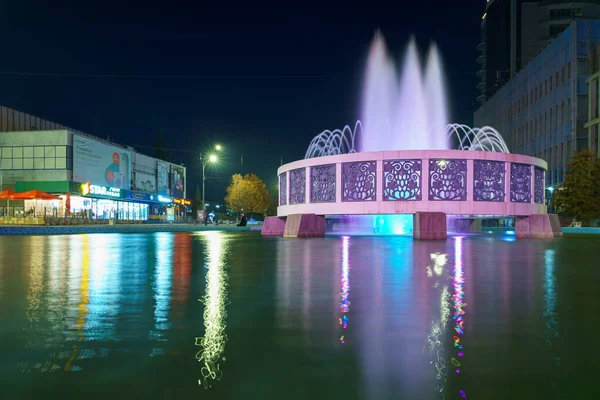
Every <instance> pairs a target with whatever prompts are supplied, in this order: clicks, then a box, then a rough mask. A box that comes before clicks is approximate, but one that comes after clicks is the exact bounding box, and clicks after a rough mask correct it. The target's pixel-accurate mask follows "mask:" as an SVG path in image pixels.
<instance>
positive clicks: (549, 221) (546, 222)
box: [515, 214, 563, 239]
mask: <svg viewBox="0 0 600 400" xmlns="http://www.w3.org/2000/svg"><path fill="white" fill-rule="evenodd" d="M515 227H516V229H515V234H516V236H517V238H541V239H552V238H555V237H561V236H562V235H563V234H562V228H561V227H560V221H559V219H558V215H557V214H532V215H529V216H527V217H517V218H515Z"/></svg>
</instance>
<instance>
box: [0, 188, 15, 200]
mask: <svg viewBox="0 0 600 400" xmlns="http://www.w3.org/2000/svg"><path fill="white" fill-rule="evenodd" d="M13 195H15V192H13V191H12V190H3V191H1V192H0V200H7V199H8V200H11V197H12V196H13Z"/></svg>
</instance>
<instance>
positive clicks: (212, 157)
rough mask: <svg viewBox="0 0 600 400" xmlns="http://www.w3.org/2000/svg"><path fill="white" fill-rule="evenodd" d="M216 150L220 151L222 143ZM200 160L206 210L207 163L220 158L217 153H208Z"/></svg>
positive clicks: (203, 206) (214, 161) (203, 199)
mask: <svg viewBox="0 0 600 400" xmlns="http://www.w3.org/2000/svg"><path fill="white" fill-rule="evenodd" d="M215 150H216V151H220V150H221V145H220V144H218V145H216V146H215ZM200 161H202V209H203V210H206V198H205V197H204V192H205V186H206V175H205V170H206V164H208V163H212V164H214V163H216V162H217V161H218V158H217V155H216V154H208V155H206V156H202V157H200Z"/></svg>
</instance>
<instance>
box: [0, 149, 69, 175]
mask: <svg viewBox="0 0 600 400" xmlns="http://www.w3.org/2000/svg"><path fill="white" fill-rule="evenodd" d="M69 147H70V146H69ZM0 149H1V151H0V154H1V155H2V163H1V165H0V169H3V170H12V169H68V168H72V165H73V163H72V159H71V153H72V151H69V149H67V146H24V147H21V146H18V147H2V148H0Z"/></svg>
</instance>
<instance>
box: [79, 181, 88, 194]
mask: <svg viewBox="0 0 600 400" xmlns="http://www.w3.org/2000/svg"><path fill="white" fill-rule="evenodd" d="M81 194H83V195H84V196H87V195H88V194H90V183H89V182H86V183H82V184H81Z"/></svg>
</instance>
